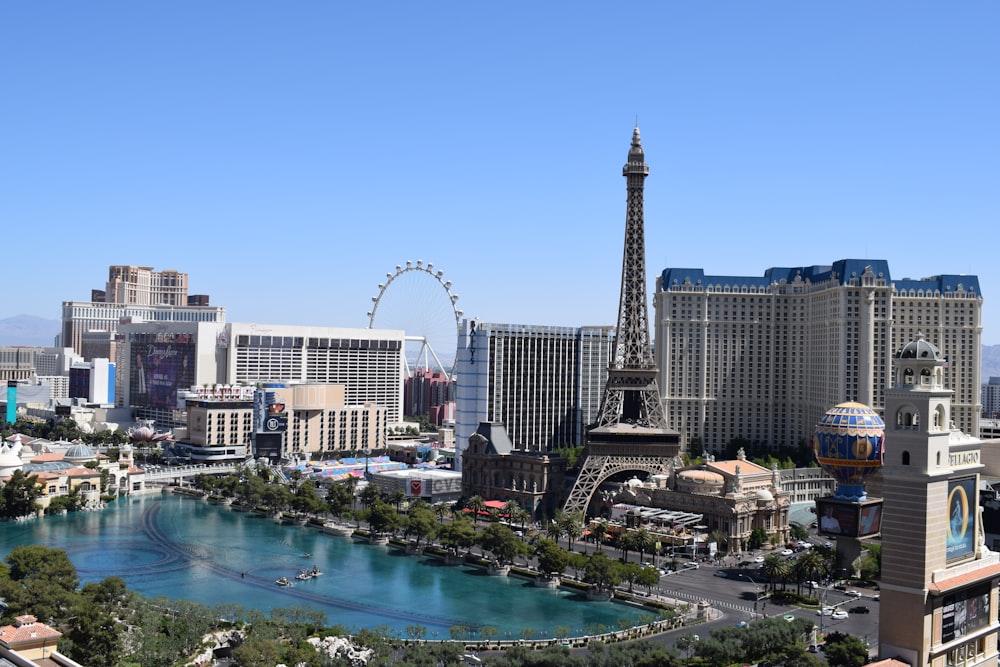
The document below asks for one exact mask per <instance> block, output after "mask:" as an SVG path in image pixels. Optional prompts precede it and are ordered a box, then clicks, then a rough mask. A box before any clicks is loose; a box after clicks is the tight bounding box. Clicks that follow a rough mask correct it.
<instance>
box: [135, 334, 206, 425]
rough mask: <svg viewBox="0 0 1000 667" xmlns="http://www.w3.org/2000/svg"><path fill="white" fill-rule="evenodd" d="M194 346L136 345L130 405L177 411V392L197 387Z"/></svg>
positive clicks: (137, 342)
mask: <svg viewBox="0 0 1000 667" xmlns="http://www.w3.org/2000/svg"><path fill="white" fill-rule="evenodd" d="M194 358H195V345H194V343H193V342H160V341H134V342H133V343H132V359H131V360H130V361H131V368H130V370H129V373H130V378H129V379H130V383H129V404H130V405H134V406H141V407H151V408H163V409H168V410H169V409H174V408H176V407H177V391H178V390H179V389H188V388H189V387H191V385H193V384H194Z"/></svg>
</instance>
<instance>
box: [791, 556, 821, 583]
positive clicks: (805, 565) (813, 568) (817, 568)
mask: <svg viewBox="0 0 1000 667" xmlns="http://www.w3.org/2000/svg"><path fill="white" fill-rule="evenodd" d="M795 564H796V566H797V567H798V568H801V569H802V571H803V573H804V574H805V575H806V576H805V580H806V581H813V580H815V581H818V580H820V579H822V578H823V575H824V574H826V571H827V565H826V559H824V558H823V556H822V555H820V554H818V553H816V551H814V550H813V549H810V550H809V551H807V552H806V553H804V554H802V555H801V556H799V558H798V560H796V561H795Z"/></svg>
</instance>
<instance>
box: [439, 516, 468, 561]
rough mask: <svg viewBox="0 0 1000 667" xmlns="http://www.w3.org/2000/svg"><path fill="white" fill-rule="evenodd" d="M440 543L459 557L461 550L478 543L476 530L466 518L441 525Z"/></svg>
mask: <svg viewBox="0 0 1000 667" xmlns="http://www.w3.org/2000/svg"><path fill="white" fill-rule="evenodd" d="M438 541H439V542H440V543H441V546H443V547H444V548H445V549H447V550H448V551H449V552H451V554H452V555H453V556H458V553H459V550H460V549H467V548H469V547H471V546H472V545H473V544H475V543H476V528H475V526H473V525H472V521H470V520H469V519H467V518H465V517H463V518H460V519H455V520H454V521H451V522H449V523H446V524H442V525H441V527H440V528H439V529H438Z"/></svg>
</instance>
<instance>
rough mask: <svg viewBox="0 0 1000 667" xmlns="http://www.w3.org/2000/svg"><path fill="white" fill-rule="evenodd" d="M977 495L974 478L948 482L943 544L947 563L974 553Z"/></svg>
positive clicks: (977, 508) (977, 507) (977, 506)
mask: <svg viewBox="0 0 1000 667" xmlns="http://www.w3.org/2000/svg"><path fill="white" fill-rule="evenodd" d="M978 511H979V495H978V494H977V493H976V478H975V477H966V478H965V479H953V480H951V481H949V482H948V534H947V538H946V542H945V556H946V559H947V561H948V562H949V563H950V562H952V561H956V560H961V559H963V558H967V557H969V556H971V555H972V554H973V553H974V552H975V544H976V542H975V538H976V516H977V513H978Z"/></svg>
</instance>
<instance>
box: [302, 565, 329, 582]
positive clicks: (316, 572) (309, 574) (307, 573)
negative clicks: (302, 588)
mask: <svg viewBox="0 0 1000 667" xmlns="http://www.w3.org/2000/svg"><path fill="white" fill-rule="evenodd" d="M321 574H323V573H322V572H320V569H319V568H318V567H316V566H315V565H313V566H312V569H311V570H299V573H298V574H297V575H295V578H296V579H298V580H299V581H306V580H307V579H312V578H313V577H318V576H320V575H321Z"/></svg>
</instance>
